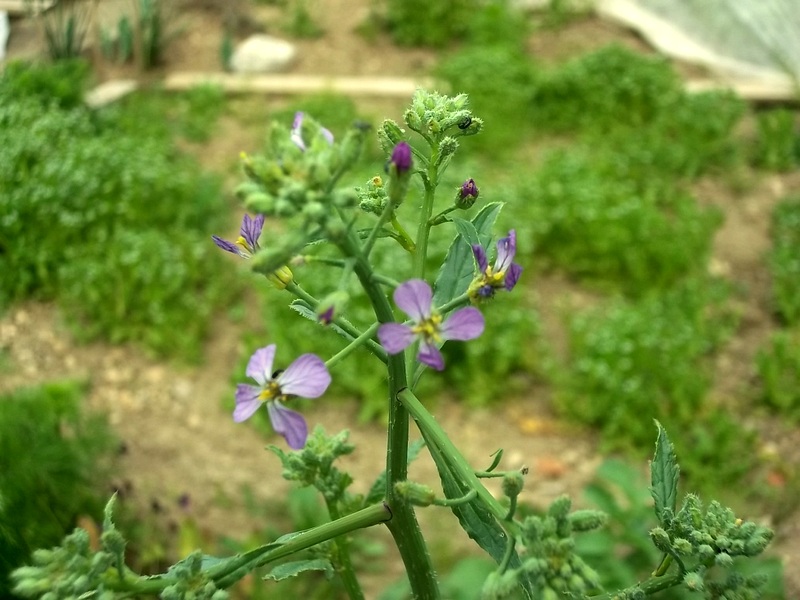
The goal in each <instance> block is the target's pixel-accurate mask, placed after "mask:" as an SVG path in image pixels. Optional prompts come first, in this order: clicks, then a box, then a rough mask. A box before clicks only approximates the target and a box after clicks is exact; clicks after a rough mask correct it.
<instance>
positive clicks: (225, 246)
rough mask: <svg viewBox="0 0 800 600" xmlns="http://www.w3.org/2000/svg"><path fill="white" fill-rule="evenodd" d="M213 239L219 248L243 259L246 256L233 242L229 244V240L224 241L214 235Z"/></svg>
mask: <svg viewBox="0 0 800 600" xmlns="http://www.w3.org/2000/svg"><path fill="white" fill-rule="evenodd" d="M211 239H212V240H214V243H215V244H216V245H217V246H218V247H219V248H222V249H223V250H225V251H227V252H232V253H233V254H237V255H239V256H242V257H243V256H244V254H243V253H242V249H241V248H239V246H237V245H236V244H234V243H233V242H229V241H228V240H223V239H222V238H221V237H218V236H216V235H212V236H211Z"/></svg>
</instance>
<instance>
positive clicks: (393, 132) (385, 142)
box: [378, 119, 407, 156]
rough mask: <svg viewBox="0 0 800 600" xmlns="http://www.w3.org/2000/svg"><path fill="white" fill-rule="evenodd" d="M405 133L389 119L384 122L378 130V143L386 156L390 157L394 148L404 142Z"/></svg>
mask: <svg viewBox="0 0 800 600" xmlns="http://www.w3.org/2000/svg"><path fill="white" fill-rule="evenodd" d="M405 133H406V132H405V131H403V130H402V129H401V128H400V126H399V125H398V124H397V123H395V122H394V121H392V120H391V119H386V120H384V122H383V123H381V126H380V128H379V129H378V143H379V144H380V146H381V150H383V153H384V154H385V155H386V156H391V155H392V151H393V150H394V147H395V146H396V145H397V144H398V143H399V142H403V141H407V140H406V135H405Z"/></svg>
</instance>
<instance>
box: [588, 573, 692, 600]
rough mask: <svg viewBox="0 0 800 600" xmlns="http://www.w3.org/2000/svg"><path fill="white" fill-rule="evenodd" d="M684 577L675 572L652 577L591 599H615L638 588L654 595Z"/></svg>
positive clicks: (674, 584)
mask: <svg viewBox="0 0 800 600" xmlns="http://www.w3.org/2000/svg"><path fill="white" fill-rule="evenodd" d="M683 577H684V576H683V574H682V573H675V574H674V575H671V576H670V577H651V578H650V579H648V580H646V581H643V582H642V583H637V584H636V585H632V586H630V587H627V588H625V589H624V590H619V591H616V592H608V593H605V594H600V595H599V596H592V599H591V600H615V599H616V598H623V597H628V596H624V594H626V593H628V594H630V592H633V591H634V590H636V589H640V590H642V591H643V592H644V595H645V596H652V595H653V594H655V593H656V592H660V591H661V590H666V589H667V588H671V587H674V586H676V585H679V584H680V583H681V582H682V581H683Z"/></svg>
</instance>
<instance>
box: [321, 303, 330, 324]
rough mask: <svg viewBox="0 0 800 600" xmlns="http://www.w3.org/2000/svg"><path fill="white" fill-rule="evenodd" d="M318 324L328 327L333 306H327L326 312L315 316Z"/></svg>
mask: <svg viewBox="0 0 800 600" xmlns="http://www.w3.org/2000/svg"><path fill="white" fill-rule="evenodd" d="M317 318H318V319H319V322H320V323H322V324H323V325H330V324H331V321H333V305H331V306H329V307H328V308H327V309H326V310H324V311H323V312H321V313H320V314H319V315H317Z"/></svg>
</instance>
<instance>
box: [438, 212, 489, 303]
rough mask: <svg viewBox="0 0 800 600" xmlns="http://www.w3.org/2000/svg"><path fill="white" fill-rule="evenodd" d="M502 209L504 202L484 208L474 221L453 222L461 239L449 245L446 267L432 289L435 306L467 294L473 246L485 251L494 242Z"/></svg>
mask: <svg viewBox="0 0 800 600" xmlns="http://www.w3.org/2000/svg"><path fill="white" fill-rule="evenodd" d="M502 208H503V204H502V203H501V202H491V203H489V204H487V205H486V206H484V207H483V208H482V209H481V211H480V212H479V213H478V214H477V215H475V217H474V218H473V219H472V221H465V220H464V219H453V223H454V224H455V226H456V230H457V231H458V235H457V236H456V238H455V239H454V240H453V242H452V243H451V244H450V248H449V249H448V250H447V256H446V257H445V259H444V263H442V267H441V268H440V269H439V274H438V275H437V276H436V283H434V286H433V305H434V306H441V305H442V304H446V303H447V302H450V300H452V299H453V298H455V297H456V296H460V295H461V294H463V293H464V292H466V291H467V288H468V287H469V284H470V282H471V281H472V277H473V274H474V271H475V266H474V265H475V259H474V258H473V256H472V246H471V245H470V244H472V243H479V244H480V245H482V246H483V247H484V248H485V247H486V246H487V245H488V244H489V241H490V240H491V239H492V227H494V222H495V221H496V220H497V216H498V215H499V214H500V210H501V209H502ZM466 224H468V225H470V226H471V228H470V227H468V226H467V225H466ZM473 229H474V233H473V231H472V230H473ZM476 237H477V241H476V239H475V238H476ZM470 240H472V241H470Z"/></svg>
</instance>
